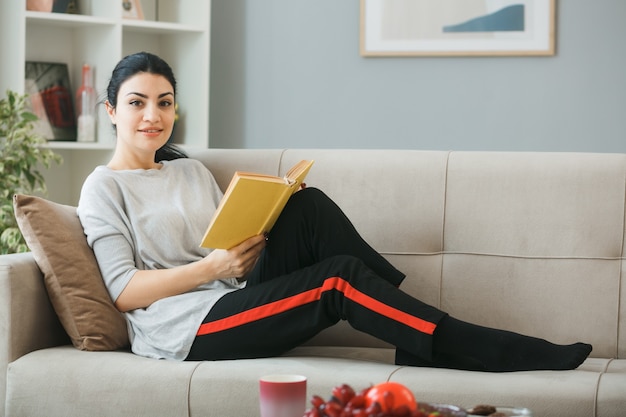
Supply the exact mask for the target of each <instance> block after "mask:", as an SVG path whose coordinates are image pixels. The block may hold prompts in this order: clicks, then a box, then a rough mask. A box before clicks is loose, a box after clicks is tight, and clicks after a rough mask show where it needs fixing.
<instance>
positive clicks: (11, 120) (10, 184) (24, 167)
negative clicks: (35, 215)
mask: <svg viewBox="0 0 626 417" xmlns="http://www.w3.org/2000/svg"><path fill="white" fill-rule="evenodd" d="M27 105H28V99H27V97H26V95H19V94H17V93H16V92H13V91H7V92H6V97H5V98H2V99H0V155H2V159H1V160H0V254H6V253H17V252H26V251H28V247H27V246H26V243H25V241H24V238H23V237H22V234H21V233H20V231H19V229H18V227H17V223H16V221H15V216H14V213H13V201H12V199H13V195H14V194H17V193H26V194H31V193H33V192H36V191H41V192H45V191H46V183H45V181H44V178H43V175H42V174H41V172H40V171H39V168H38V167H39V166H43V167H45V168H48V167H50V165H51V164H52V163H53V162H55V163H61V157H60V156H59V155H57V154H56V153H54V152H53V151H52V150H50V149H47V148H45V147H42V146H41V145H42V144H45V143H46V141H45V140H44V139H43V138H42V137H41V136H40V135H38V134H37V133H36V132H35V131H34V124H35V121H36V120H37V116H36V115H34V114H33V113H31V112H29V111H27Z"/></svg>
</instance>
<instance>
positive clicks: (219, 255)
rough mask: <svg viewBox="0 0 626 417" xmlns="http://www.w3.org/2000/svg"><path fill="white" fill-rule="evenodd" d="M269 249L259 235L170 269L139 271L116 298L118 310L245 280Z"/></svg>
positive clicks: (139, 306)
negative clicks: (226, 281)
mask: <svg viewBox="0 0 626 417" xmlns="http://www.w3.org/2000/svg"><path fill="white" fill-rule="evenodd" d="M263 248H265V236H263V235H260V236H255V237H252V238H250V239H248V240H246V241H245V242H243V243H241V244H240V245H238V246H235V247H234V248H232V249H228V250H223V249H216V250H214V251H213V252H211V253H210V254H209V255H208V256H207V257H206V258H203V259H201V260H200V261H197V262H192V263H190V264H187V265H182V266H178V267H175V268H170V269H156V270H143V271H137V272H135V275H133V277H132V278H131V279H130V281H129V283H128V285H126V288H124V291H122V293H121V294H120V295H119V297H118V298H117V300H115V306H116V307H117V308H118V310H120V311H122V312H124V311H130V310H134V309H137V308H145V307H148V306H149V305H150V304H152V303H154V302H155V301H158V300H160V299H162V298H165V297H171V296H174V295H178V294H182V293H185V292H187V291H191V290H192V289H194V288H196V287H198V286H199V285H202V284H205V283H207V282H211V281H214V280H217V279H223V278H239V279H242V278H243V277H245V275H247V274H248V273H250V271H252V268H254V265H255V264H256V262H257V261H258V259H259V256H260V255H261V251H262V250H263Z"/></svg>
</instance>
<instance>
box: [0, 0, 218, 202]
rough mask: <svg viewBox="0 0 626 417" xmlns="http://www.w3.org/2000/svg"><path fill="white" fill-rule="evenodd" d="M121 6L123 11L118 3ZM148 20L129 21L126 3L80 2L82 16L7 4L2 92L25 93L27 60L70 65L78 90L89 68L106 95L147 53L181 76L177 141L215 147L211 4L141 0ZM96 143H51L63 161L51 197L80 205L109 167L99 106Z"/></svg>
mask: <svg viewBox="0 0 626 417" xmlns="http://www.w3.org/2000/svg"><path fill="white" fill-rule="evenodd" d="M116 2H119V6H117V7H116V6H115V4H114V3H116ZM141 5H142V9H143V12H144V20H135V19H124V18H123V17H122V0H106V1H103V0H79V8H80V14H64V13H45V12H35V11H27V10H26V0H2V1H1V2H0V37H1V38H2V42H1V43H0V57H2V65H1V66H0V92H1V93H2V95H4V92H5V91H6V90H7V89H11V90H14V91H18V92H23V91H24V77H25V65H24V63H25V62H26V61H42V62H61V63H66V64H67V65H68V68H69V72H70V82H71V86H72V89H73V91H74V92H75V91H76V89H77V88H78V86H79V85H80V82H81V79H80V78H81V68H82V65H83V63H89V64H90V65H91V66H92V67H93V68H94V73H95V88H96V90H97V93H98V97H99V98H103V97H104V91H105V89H106V86H107V84H108V78H109V77H110V74H111V71H112V70H113V68H114V67H115V64H117V62H118V61H119V60H120V59H121V58H123V57H124V56H126V55H128V54H130V53H133V52H138V51H148V52H152V53H155V54H157V55H159V56H161V57H162V58H164V59H165V60H166V61H167V62H168V63H169V64H170V65H171V66H172V68H173V70H174V73H175V75H176V78H177V94H178V97H177V99H178V103H179V114H180V119H179V121H178V123H177V125H176V130H175V142H176V143H177V144H179V145H181V146H182V147H183V148H207V147H208V146H209V68H210V62H209V57H210V53H209V52H210V22H211V1H210V0H141ZM98 108H99V110H98V127H97V141H96V142H95V143H78V142H55V141H51V142H48V146H50V147H51V148H53V149H54V150H55V152H57V153H59V154H61V156H62V157H63V159H64V162H63V164H62V165H60V166H56V167H53V168H51V169H50V170H48V171H47V172H46V181H47V185H48V198H50V199H51V200H53V201H57V202H60V203H64V204H72V205H75V204H76V203H77V202H78V195H79V191H80V186H81V184H82V182H83V181H84V178H85V177H86V176H87V175H88V174H89V173H90V172H91V171H92V170H93V168H94V167H95V166H96V165H98V164H102V163H105V162H106V161H107V160H108V158H109V157H110V155H111V152H112V150H113V147H114V145H115V137H114V134H113V129H112V127H111V124H110V122H109V118H108V116H107V115H106V113H105V111H104V105H102V104H100V105H99V106H98Z"/></svg>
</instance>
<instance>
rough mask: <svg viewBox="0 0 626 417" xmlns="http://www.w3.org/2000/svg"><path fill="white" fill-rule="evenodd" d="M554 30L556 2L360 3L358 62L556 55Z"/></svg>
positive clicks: (424, 0)
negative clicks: (361, 58)
mask: <svg viewBox="0 0 626 417" xmlns="http://www.w3.org/2000/svg"><path fill="white" fill-rule="evenodd" d="M513 3H514V4H513ZM554 27H555V0H534V1H528V0H519V1H516V2H511V1H510V0H484V1H472V2H468V1H467V0H445V1H435V2H433V1H431V0H402V1H393V2H389V1H385V0H361V35H360V38H361V45H360V49H361V55H362V56H487V55H501V56H514V55H519V56H524V55H525V56H531V55H554V43H555V42H554V36H555V35H554V33H555V30H554Z"/></svg>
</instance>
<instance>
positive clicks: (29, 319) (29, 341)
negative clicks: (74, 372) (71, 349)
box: [0, 253, 70, 364]
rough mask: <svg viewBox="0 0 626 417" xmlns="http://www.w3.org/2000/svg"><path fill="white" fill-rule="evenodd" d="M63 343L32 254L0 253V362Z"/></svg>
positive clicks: (61, 332)
mask: <svg viewBox="0 0 626 417" xmlns="http://www.w3.org/2000/svg"><path fill="white" fill-rule="evenodd" d="M67 343H70V341H69V338H68V336H67V334H66V333H65V330H63V327H61V324H60V322H59V320H58V318H57V315H56V313H55V312H54V309H53V308H52V304H51V303H50V299H49V298H48V292H47V291H46V287H45V285H44V281H43V275H42V273H41V271H40V270H39V267H38V266H37V263H36V262H35V260H34V258H33V256H32V254H31V253H21V254H11V255H0V363H2V364H5V363H8V362H11V361H14V360H15V359H17V358H19V357H21V356H23V355H25V354H27V353H29V352H32V351H34V350H37V349H43V348H46V347H51V346H58V345H63V344H67Z"/></svg>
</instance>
